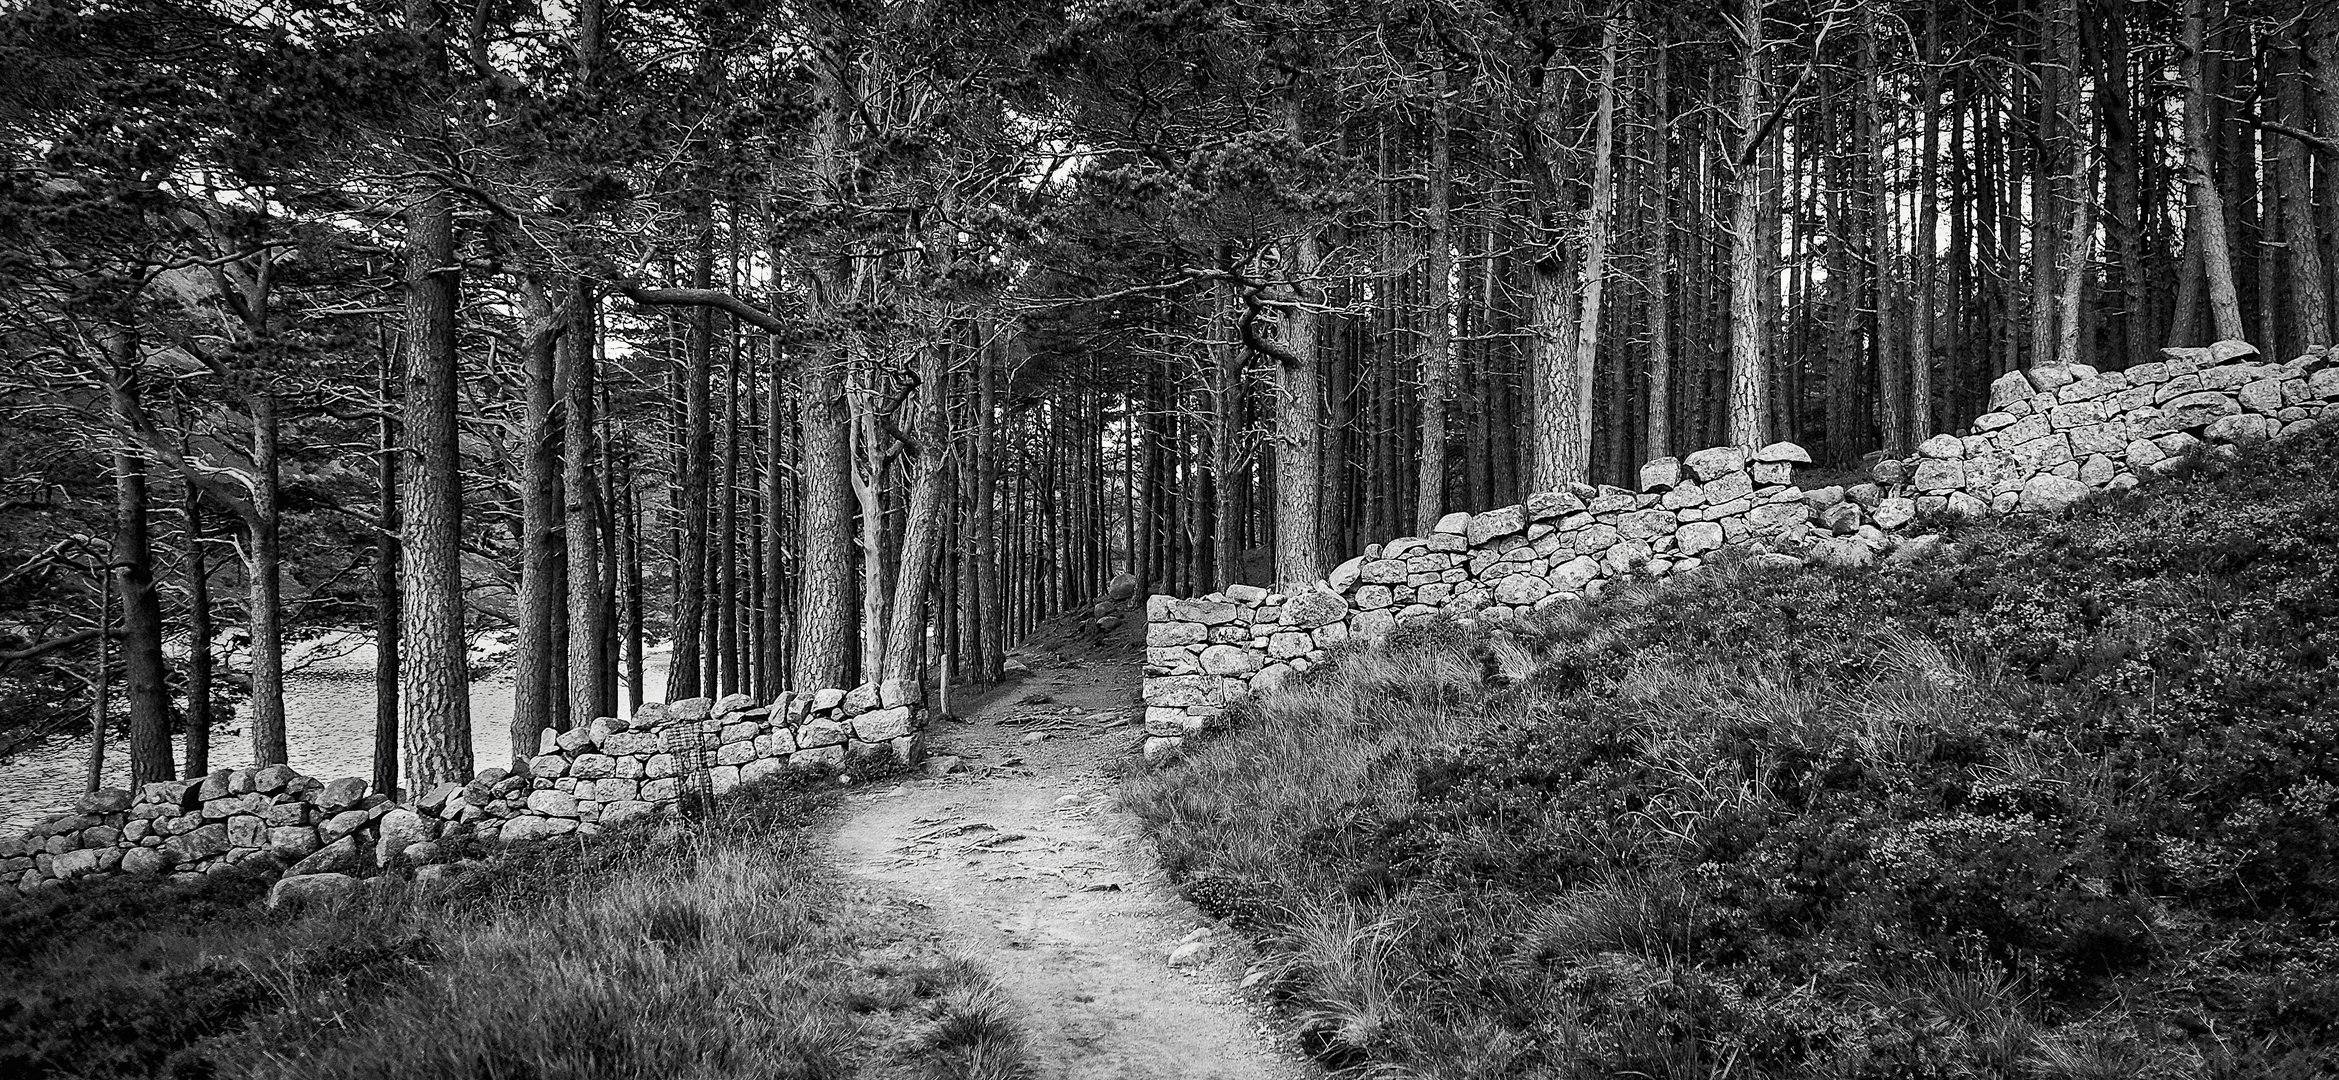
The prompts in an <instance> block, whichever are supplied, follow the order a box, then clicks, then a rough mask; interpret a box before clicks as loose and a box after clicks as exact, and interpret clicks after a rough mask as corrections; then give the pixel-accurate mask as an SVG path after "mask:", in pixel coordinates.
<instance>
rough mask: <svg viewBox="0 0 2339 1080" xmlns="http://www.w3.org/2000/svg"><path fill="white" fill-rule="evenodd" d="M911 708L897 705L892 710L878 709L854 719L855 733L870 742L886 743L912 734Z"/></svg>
mask: <svg viewBox="0 0 2339 1080" xmlns="http://www.w3.org/2000/svg"><path fill="white" fill-rule="evenodd" d="M914 723H915V721H914V718H913V717H912V715H911V712H910V707H909V706H907V705H896V706H894V707H893V708H890V709H876V710H872V711H870V712H865V713H862V714H861V715H859V716H856V717H854V718H853V733H854V734H855V735H858V736H859V737H861V738H862V739H865V740H867V741H869V742H885V741H888V740H891V739H898V738H901V737H902V736H904V735H907V734H909V733H910V729H911V727H912V726H914Z"/></svg>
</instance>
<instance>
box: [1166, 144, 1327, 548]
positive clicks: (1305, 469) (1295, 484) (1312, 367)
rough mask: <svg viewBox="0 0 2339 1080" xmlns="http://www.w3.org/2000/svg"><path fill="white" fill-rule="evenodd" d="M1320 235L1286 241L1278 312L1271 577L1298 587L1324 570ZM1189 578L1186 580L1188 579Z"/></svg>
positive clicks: (1308, 233)
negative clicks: (1291, 299)
mask: <svg viewBox="0 0 2339 1080" xmlns="http://www.w3.org/2000/svg"><path fill="white" fill-rule="evenodd" d="M1285 107H1286V110H1287V112H1286V114H1285V117H1286V123H1287V124H1288V126H1289V128H1290V130H1291V134H1292V137H1293V138H1294V139H1295V140H1298V141H1300V142H1303V143H1304V142H1305V141H1306V131H1305V125H1304V123H1303V121H1302V118H1301V110H1300V105H1299V102H1298V100H1297V99H1296V98H1294V99H1292V100H1291V101H1289V102H1287V103H1286V106H1285ZM1318 261H1319V256H1318V240H1317V236H1316V231H1315V229H1314V227H1313V226H1310V227H1308V228H1306V229H1305V230H1304V231H1302V232H1301V233H1300V235H1299V236H1298V237H1296V238H1295V239H1293V240H1291V241H1290V242H1289V243H1288V244H1286V245H1285V248H1284V273H1285V275H1286V276H1287V277H1288V278H1289V279H1290V282H1291V289H1292V292H1293V293H1295V294H1296V296H1297V302H1296V303H1294V304H1292V305H1291V306H1290V307H1289V308H1286V309H1285V310H1284V312H1283V317H1282V332H1283V342H1282V345H1283V350H1284V351H1285V352H1286V353H1288V354H1289V355H1288V356H1286V357H1283V358H1281V360H1280V362H1279V363H1278V364H1277V366H1276V380H1275V382H1276V402H1275V495H1276V501H1275V537H1276V545H1275V580H1276V582H1277V583H1278V584H1281V585H1290V586H1297V585H1300V584H1303V583H1305V582H1309V581H1313V580H1315V579H1317V578H1320V577H1322V576H1323V575H1324V565H1323V563H1324V559H1323V549H1322V546H1321V545H1322V540H1321V538H1322V535H1323V520H1322V514H1321V503H1320V500H1321V499H1322V497H1323V487H1324V484H1323V476H1324V464H1323V456H1322V454H1321V453H1320V452H1319V447H1320V444H1321V440H1322V438H1323V429H1324V425H1323V411H1324V410H1323V396H1324V392H1323V385H1322V384H1323V375H1322V368H1321V367H1320V361H1319V358H1318V356H1317V344H1318V341H1319V340H1320V338H1321V334H1322V325H1321V324H1322V316H1321V314H1319V313H1318V312H1317V311H1316V310H1314V308H1315V306H1316V305H1318V304H1321V303H1322V301H1323V289H1322V287H1321V285H1320V284H1319V283H1318V282H1317V279H1316V274H1317V272H1318V269H1319V268H1318V266H1317V263H1318ZM1190 584H1191V583H1190V582H1189V585H1190Z"/></svg>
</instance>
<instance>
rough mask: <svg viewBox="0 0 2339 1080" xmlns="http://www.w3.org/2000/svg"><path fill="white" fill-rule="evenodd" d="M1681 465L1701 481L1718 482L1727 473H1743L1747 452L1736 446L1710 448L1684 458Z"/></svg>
mask: <svg viewBox="0 0 2339 1080" xmlns="http://www.w3.org/2000/svg"><path fill="white" fill-rule="evenodd" d="M1681 463H1682V464H1683V465H1686V466H1688V467H1689V471H1690V474H1691V475H1693V476H1695V477H1696V478H1697V479H1698V480H1700V481H1707V480H1716V479H1719V478H1721V477H1722V476H1723V475H1724V474H1726V473H1734V472H1740V471H1743V470H1744V469H1745V468H1746V451H1745V450H1743V449H1740V448H1738V447H1735V446H1715V447H1709V448H1707V449H1704V450H1700V451H1698V452H1696V453H1694V454H1691V455H1689V456H1688V457H1686V458H1683V459H1682V461H1681Z"/></svg>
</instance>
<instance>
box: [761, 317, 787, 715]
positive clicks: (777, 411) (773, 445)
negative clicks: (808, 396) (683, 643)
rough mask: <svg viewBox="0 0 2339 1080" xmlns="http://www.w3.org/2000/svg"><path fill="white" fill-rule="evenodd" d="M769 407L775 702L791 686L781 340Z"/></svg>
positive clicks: (767, 614)
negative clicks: (789, 673) (789, 684)
mask: <svg viewBox="0 0 2339 1080" xmlns="http://www.w3.org/2000/svg"><path fill="white" fill-rule="evenodd" d="M771 352H772V362H771V372H770V374H769V376H768V377H767V378H768V381H767V382H766V383H765V391H766V395H767V396H766V398H765V406H764V434H763V440H764V441H763V448H764V449H763V460H764V478H763V479H764V496H763V498H764V539H763V662H762V665H761V667H762V669H763V672H764V679H763V684H762V686H761V687H760V688H759V689H758V691H757V693H756V696H757V697H758V698H761V699H762V700H764V701H770V700H772V699H774V698H777V697H779V696H780V692H781V691H783V690H786V689H787V688H788V672H787V662H788V653H787V650H788V641H789V639H790V637H791V636H792V633H791V627H790V626H789V625H788V590H787V582H788V559H787V537H788V529H787V525H788V515H787V512H786V507H787V506H788V473H787V470H786V469H785V468H784V467H783V465H784V463H785V462H786V461H787V460H788V439H787V436H788V412H789V408H788V404H789V403H788V398H787V391H786V387H787V380H786V379H785V378H784V377H783V375H784V370H783V364H784V363H785V361H784V360H783V359H782V357H781V355H780V347H779V343H778V342H776V341H775V342H773V343H772V350H771Z"/></svg>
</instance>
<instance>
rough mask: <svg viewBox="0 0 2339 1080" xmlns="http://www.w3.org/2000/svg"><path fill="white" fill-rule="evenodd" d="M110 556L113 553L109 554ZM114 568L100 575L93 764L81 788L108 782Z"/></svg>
mask: <svg viewBox="0 0 2339 1080" xmlns="http://www.w3.org/2000/svg"><path fill="white" fill-rule="evenodd" d="M109 559H110V556H109ZM113 609H114V570H113V567H111V566H105V567H100V568H99V569H98V575H97V670H96V671H95V672H93V673H92V674H91V677H90V680H89V695H90V696H89V764H88V768H87V770H86V772H85V774H84V778H83V782H82V785H81V790H83V791H84V792H89V791H96V790H98V789H99V788H102V787H104V786H106V724H107V721H108V720H109V719H110V717H109V716H108V715H107V713H108V712H110V711H111V707H112V705H113V702H112V701H111V700H110V699H111V697H112V694H113V685H114V670H113V669H114V640H113V638H114V634H113V629H114V627H113V620H114V611H113Z"/></svg>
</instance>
